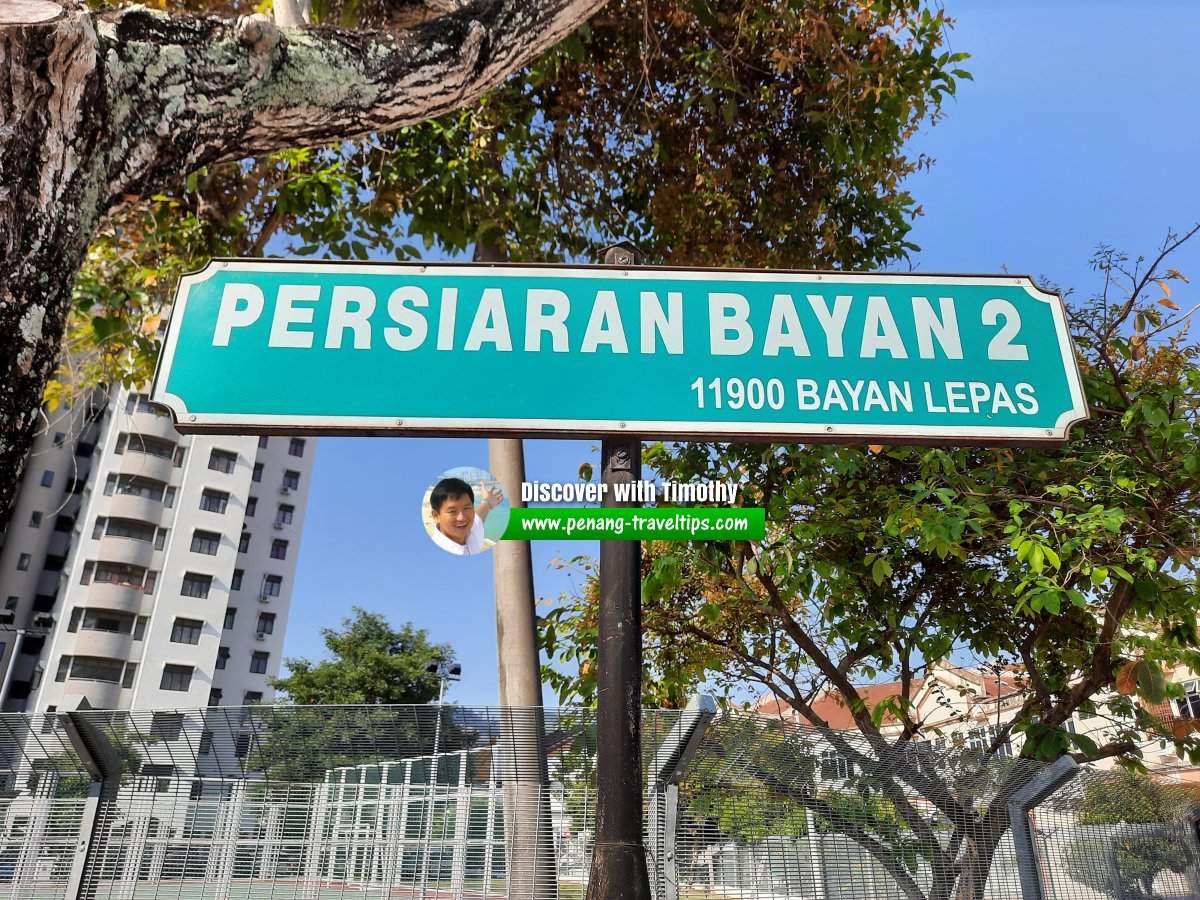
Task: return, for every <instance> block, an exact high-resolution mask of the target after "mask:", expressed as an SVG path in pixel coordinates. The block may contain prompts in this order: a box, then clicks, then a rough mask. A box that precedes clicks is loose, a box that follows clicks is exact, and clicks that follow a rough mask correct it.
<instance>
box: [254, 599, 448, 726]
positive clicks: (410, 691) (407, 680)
mask: <svg viewBox="0 0 1200 900" xmlns="http://www.w3.org/2000/svg"><path fill="white" fill-rule="evenodd" d="M353 612H354V616H353V618H347V619H343V620H342V630H341V631H338V630H335V629H333V628H322V629H321V636H322V637H323V638H324V641H325V646H326V648H327V649H328V650H329V653H330V655H331V656H332V658H331V659H325V660H322V661H320V662H318V663H316V664H314V663H312V662H311V661H309V660H307V659H287V660H285V664H286V665H287V667H288V670H289V672H290V674H289V675H287V676H286V677H283V678H275V679H273V680H272V682H271V683H272V685H273V686H274V687H275V688H276V689H277V690H279V691H282V692H283V693H284V694H286V695H287V697H288V699H290V700H291V701H292V702H294V703H303V704H312V703H428V702H429V701H430V700H433V699H434V698H436V697H437V696H438V688H439V680H438V677H437V676H436V675H434V674H431V673H429V672H427V671H426V667H427V665H428V663H429V662H430V661H431V660H443V659H449V658H450V654H451V650H450V646H449V645H448V644H431V643H429V640H428V637H427V636H426V633H425V631H424V630H423V629H419V628H415V627H413V625H412V623H409V622H406V623H405V624H404V625H402V626H401V627H400V629H399V630H398V631H397V630H396V629H394V628H392V627H391V626H390V625H389V624H388V622H387V620H386V619H385V618H384V617H383V616H382V615H380V614H379V613H372V612H367V611H366V610H364V609H362V608H360V607H357V606H355V607H353Z"/></svg>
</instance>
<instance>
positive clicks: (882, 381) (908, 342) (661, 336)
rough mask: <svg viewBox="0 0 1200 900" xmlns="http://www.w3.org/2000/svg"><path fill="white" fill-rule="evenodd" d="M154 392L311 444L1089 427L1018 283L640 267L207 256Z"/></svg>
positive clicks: (1048, 325)
mask: <svg viewBox="0 0 1200 900" xmlns="http://www.w3.org/2000/svg"><path fill="white" fill-rule="evenodd" d="M618 385H619V386H620V387H619V388H617V387H616V386H618ZM153 399H155V400H156V401H158V402H160V403H164V404H166V405H167V406H169V407H170V408H171V409H172V410H173V411H174V413H175V415H176V417H177V419H178V422H179V426H180V429H181V430H190V431H243V432H269V431H272V430H277V431H281V432H296V431H305V430H309V431H313V432H315V433H329V434H333V433H360V434H362V433H389V434H452V435H462V434H486V435H514V436H517V435H520V436H531V435H547V436H551V435H559V436H569V435H604V434H622V433H624V434H639V435H642V434H644V435H652V436H654V437H657V438H697V439H712V440H735V439H737V440H776V439H779V440H785V439H786V440H795V441H818V440H819V441H836V442H838V443H846V442H853V441H856V440H861V441H865V442H872V443H883V442H888V441H891V442H896V443H901V442H903V443H919V442H926V443H961V444H979V445H988V444H996V445H999V444H1003V445H1005V446H1011V445H1013V444H1020V443H1036V442H1050V443H1054V442H1061V441H1064V440H1065V439H1066V436H1067V432H1068V431H1069V429H1070V428H1071V426H1072V425H1074V424H1075V423H1077V422H1079V421H1081V420H1083V419H1086V418H1087V407H1086V404H1085V401H1084V396H1083V388H1082V384H1081V381H1080V377H1079V370H1078V367H1077V364H1076V360H1075V352H1074V349H1073V347H1072V344H1071V339H1070V336H1069V334H1068V332H1067V322H1066V315H1065V311H1064V308H1063V304H1062V300H1061V298H1060V297H1059V296H1058V295H1057V294H1053V293H1048V292H1046V291H1043V290H1041V289H1039V288H1038V287H1036V286H1035V285H1034V284H1033V282H1032V281H1031V280H1030V279H1029V278H1027V277H1022V276H1008V275H987V276H965V275H911V274H851V273H843V272H781V271H753V270H736V269H668V268H655V267H631V268H620V267H603V266H587V267H584V266H549V265H547V266H510V265H504V266H496V265H457V264H444V265H430V264H425V265H421V264H390V263H379V264H373V263H333V262H309V261H303V262H300V261H294V260H214V261H213V262H212V263H210V264H209V265H208V266H207V267H206V268H205V269H203V270H202V271H199V272H196V273H193V274H189V275H186V276H184V277H183V278H182V279H181V281H180V285H179V290H178V293H177V295H176V299H175V303H174V308H173V312H172V316H171V321H170V326H169V328H168V331H167V336H166V341H165V343H164V346H163V352H162V359H161V362H160V365H159V371H158V374H157V376H156V378H155V384H154V389H153Z"/></svg>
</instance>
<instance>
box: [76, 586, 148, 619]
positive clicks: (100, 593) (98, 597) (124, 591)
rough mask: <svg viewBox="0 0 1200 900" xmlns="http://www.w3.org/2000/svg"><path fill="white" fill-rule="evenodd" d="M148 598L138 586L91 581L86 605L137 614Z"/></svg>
mask: <svg viewBox="0 0 1200 900" xmlns="http://www.w3.org/2000/svg"><path fill="white" fill-rule="evenodd" d="M149 597H150V595H149V594H146V593H145V592H143V591H142V588H141V586H140V585H138V586H136V587H135V586H133V585H125V584H113V583H112V582H107V581H93V582H92V584H91V586H90V587H89V588H88V592H87V605H88V606H98V607H100V608H102V609H115V610H119V611H121V612H130V613H135V614H138V613H141V611H142V604H143V603H145V602H146V601H147V600H148V599H149Z"/></svg>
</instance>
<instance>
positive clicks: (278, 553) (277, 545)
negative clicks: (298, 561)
mask: <svg viewBox="0 0 1200 900" xmlns="http://www.w3.org/2000/svg"><path fill="white" fill-rule="evenodd" d="M287 545H288V542H287V541H281V540H274V541H271V559H287Z"/></svg>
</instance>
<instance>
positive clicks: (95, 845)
mask: <svg viewBox="0 0 1200 900" xmlns="http://www.w3.org/2000/svg"><path fill="white" fill-rule="evenodd" d="M60 716H61V718H62V721H63V727H64V728H65V729H66V732H67V738H68V739H69V740H70V741H71V748H72V749H73V750H74V751H75V754H76V755H77V756H78V757H79V760H80V762H82V763H83V767H84V768H85V769H87V771H88V774H89V775H91V776H92V783H91V785H90V786H89V787H88V795H87V800H85V801H84V805H83V817H82V819H81V820H80V823H79V843H78V844H76V846H75V858H74V859H73V860H72V861H71V874H70V875H69V876H68V878H67V887H66V892H65V893H64V895H63V896H65V897H74V898H83V897H84V896H85V890H86V887H87V885H86V883H85V882H86V879H87V875H88V873H89V872H94V871H95V870H96V868H97V860H96V857H97V856H98V855H99V853H100V852H101V851H102V850H103V841H101V840H100V838H101V835H100V830H101V828H102V827H103V825H102V823H103V821H104V817H103V816H102V815H101V814H100V813H101V811H102V809H103V808H104V807H106V806H107V805H109V804H111V803H112V802H113V800H114V799H115V795H116V792H117V787H118V786H119V785H120V782H121V768H122V765H121V758H120V757H119V756H118V755H117V751H116V750H114V749H113V745H112V744H111V743H110V742H109V740H108V738H107V737H106V736H105V734H104V732H102V731H101V730H100V729H99V728H97V727H96V726H95V725H93V724H92V723H91V722H89V721H88V720H87V718H86V717H85V716H83V715H82V714H81V713H79V712H78V711H75V712H66V713H61V714H60Z"/></svg>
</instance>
